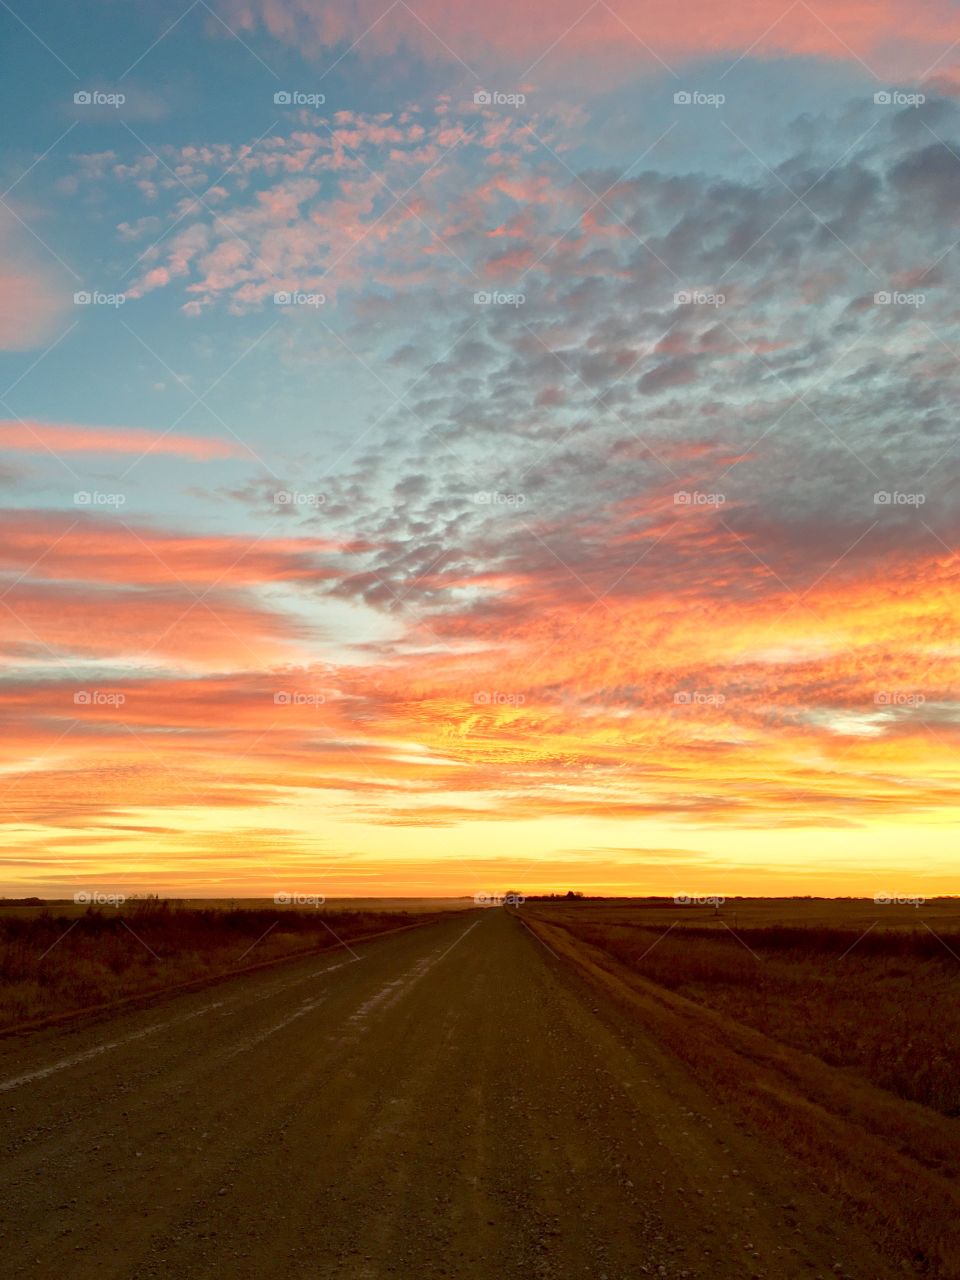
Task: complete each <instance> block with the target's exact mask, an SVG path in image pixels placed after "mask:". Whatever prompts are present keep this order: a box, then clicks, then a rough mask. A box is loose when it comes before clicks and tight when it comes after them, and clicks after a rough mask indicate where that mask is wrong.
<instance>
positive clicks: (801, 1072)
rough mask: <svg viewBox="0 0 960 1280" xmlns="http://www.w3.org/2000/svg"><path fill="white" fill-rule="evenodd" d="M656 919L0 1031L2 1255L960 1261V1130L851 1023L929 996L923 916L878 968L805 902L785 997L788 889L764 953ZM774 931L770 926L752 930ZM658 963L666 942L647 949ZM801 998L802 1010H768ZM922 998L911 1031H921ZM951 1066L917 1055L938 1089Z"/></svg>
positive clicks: (218, 988)
mask: <svg viewBox="0 0 960 1280" xmlns="http://www.w3.org/2000/svg"><path fill="white" fill-rule="evenodd" d="M859 909H860V908H859V907H857V908H856V910H858V911H859ZM652 910H653V911H654V912H659V914H656V915H654V917H653V919H655V920H656V923H655V924H651V923H650V918H649V917H648V916H647V915H646V914H645V915H644V918H643V920H641V919H640V915H639V913H640V912H643V913H646V912H647V908H646V907H642V906H640V907H633V906H630V905H628V904H627V905H625V904H623V903H620V904H617V905H616V906H615V907H611V906H610V905H609V904H607V905H603V904H592V903H587V902H584V903H578V904H576V905H575V906H566V905H562V906H558V905H554V904H543V903H535V902H529V903H526V904H524V905H523V906H522V907H521V908H520V909H519V910H513V909H502V908H492V909H486V910H467V911H463V912H460V911H440V912H437V913H435V914H431V913H429V912H421V913H418V915H416V916H415V917H414V916H410V917H409V918H408V921H407V924H404V925H402V926H397V925H396V924H394V927H393V928H392V930H391V931H390V932H388V933H382V932H381V933H380V934H379V936H375V937H366V938H365V939H364V938H361V936H360V930H359V928H357V930H356V932H354V933H353V934H352V937H351V939H347V938H346V937H344V938H343V940H342V941H341V942H332V943H331V945H330V946H329V947H326V945H325V944H324V947H323V949H322V951H321V950H318V939H316V938H311V939H310V943H311V945H312V947H313V950H312V951H311V952H310V953H308V954H300V955H293V956H292V957H289V958H286V959H283V958H278V960H279V962H278V963H276V964H272V965H270V966H267V967H261V968H257V969H254V970H249V969H248V970H246V971H244V972H236V973H233V974H232V975H226V976H223V975H220V976H219V977H217V978H216V980H214V981H211V982H209V983H206V984H204V985H202V986H198V987H195V988H191V989H186V990H180V991H177V992H166V993H161V994H158V995H156V996H154V997H153V998H152V999H150V1000H149V1001H147V1000H143V1001H136V1002H133V1003H131V1004H129V1005H127V1006H124V1007H122V1008H120V1009H117V1008H116V1007H114V1008H112V1009H110V1010H106V1011H101V1012H100V1013H97V1014H94V1015H90V1016H85V1017H82V1018H80V1019H76V1018H74V1019H71V1020H70V1021H68V1022H65V1023H55V1024H52V1025H48V1026H45V1027H42V1028H40V1029H35V1030H32V1031H28V1032H21V1033H17V1034H10V1035H7V1036H6V1037H4V1038H3V1039H0V1099H2V1104H3V1106H4V1112H5V1125H4V1129H3V1137H2V1146H0V1154H2V1157H3V1159H2V1172H0V1246H2V1249H3V1254H4V1259H5V1264H6V1266H7V1268H8V1269H9V1271H10V1274H14V1275H17V1276H35V1277H38V1280H47V1278H48V1277H49V1278H51V1280H53V1278H54V1277H56V1280H61V1278H62V1277H65V1276H69V1277H71V1280H73V1278H76V1280H160V1278H161V1277H162V1278H163V1280H166V1278H167V1277H170V1276H176V1277H183V1278H185V1280H208V1278H210V1280H212V1278H213V1277H230V1278H231V1280H272V1278H274V1277H276V1278H277V1280H280V1278H281V1277H283V1280H387V1278H390V1280H393V1278H394V1277H396V1278H398V1280H399V1278H403V1280H406V1277H410V1276H415V1277H437V1278H439V1277H456V1280H531V1278H533V1280H637V1277H643V1276H654V1277H667V1278H668V1280H691V1278H696V1280H701V1278H702V1280H743V1278H746V1280H800V1278H804V1280H828V1277H829V1278H830V1280H834V1278H839V1280H843V1278H844V1277H846V1278H847V1280H893V1277H901V1278H902V1277H903V1276H904V1275H918V1276H926V1277H938V1278H940V1280H953V1278H954V1277H956V1276H958V1275H960V1241H958V1234H960V1229H958V1223H960V1194H958V1181H957V1175H958V1172H960V1141H958V1120H957V1118H956V1117H955V1116H954V1115H953V1114H951V1113H950V1110H949V1108H947V1107H945V1106H943V1105H941V1106H936V1105H933V1104H932V1103H929V1102H920V1101H917V1100H915V1099H914V1098H911V1097H909V1096H907V1095H906V1093H905V1092H902V1091H901V1092H898V1091H897V1089H896V1088H895V1087H893V1086H892V1085H882V1084H880V1083H878V1077H877V1073H876V1064H875V1062H874V1056H875V1055H874V1051H873V1050H872V1049H870V1050H869V1051H865V1050H864V1048H863V1044H869V1043H870V1042H869V1037H865V1035H864V1034H863V1033H862V1031H858V1030H857V1028H858V1027H862V1026H863V1025H868V1026H873V1025H874V1024H876V1025H879V1026H881V1027H887V1026H888V1025H890V1022H889V1012H890V1009H891V1008H893V1009H894V1010H895V1014H896V1019H900V1020H901V1021H900V1022H899V1023H896V1025H898V1026H906V1025H907V1021H903V1020H908V1019H909V1010H908V1009H906V1008H905V1003H906V1000H905V997H902V998H901V995H900V994H899V993H900V987H899V986H897V985H896V984H897V983H899V982H901V980H902V975H901V971H903V974H905V975H906V978H911V977H912V979H914V980H915V979H916V977H917V975H918V974H922V975H923V980H922V984H921V987H919V988H915V995H914V1005H915V1006H921V1005H922V1003H923V994H922V991H923V989H924V986H923V984H924V983H926V982H927V981H928V980H934V979H936V980H937V981H939V982H941V983H942V984H943V985H944V989H945V994H944V995H943V996H942V999H943V1001H944V1002H946V1001H947V1000H948V999H949V998H950V993H951V992H954V987H953V986H952V985H951V984H953V983H955V981H956V975H955V973H954V971H953V969H952V968H951V966H952V965H956V967H957V968H958V969H960V962H958V961H956V960H954V959H953V958H952V956H951V955H950V953H949V952H947V951H944V956H945V959H943V960H941V959H939V958H938V959H936V960H934V959H933V958H932V953H931V954H930V955H928V954H927V953H926V952H925V951H924V950H923V949H922V948H920V947H919V945H918V941H917V940H918V938H919V932H918V930H917V928H916V922H915V923H914V925H913V926H910V927H908V926H907V924H906V923H904V924H903V925H902V926H900V925H898V926H897V927H896V928H895V929H893V930H891V934H892V935H894V936H895V937H896V939H897V940H898V945H899V947H900V950H899V951H898V952H897V951H894V953H893V955H892V958H891V956H889V955H888V956H886V958H884V957H885V954H886V953H884V951H883V948H884V946H887V947H888V948H889V946H890V945H892V944H891V942H890V940H887V939H886V932H884V933H883V934H882V935H881V941H880V943H877V942H876V941H873V942H871V939H874V935H876V934H879V933H880V929H879V926H876V927H874V928H872V929H870V931H869V933H867V932H866V930H867V929H868V928H869V923H870V922H869V921H867V922H865V923H864V922H861V921H860V920H859V918H857V920H856V925H855V927H854V928H852V929H849V930H848V929H846V928H845V927H844V928H843V929H842V932H844V935H845V936H844V938H843V939H841V941H844V942H847V943H849V942H853V941H855V940H857V939H860V941H859V943H858V945H856V946H855V947H854V948H853V950H852V951H849V952H848V953H847V954H846V955H845V956H844V955H842V954H841V952H840V950H839V949H838V947H839V943H838V941H837V940H836V939H834V938H833V937H832V934H831V933H830V930H832V929H833V927H834V925H831V924H825V923H824V922H823V921H814V920H811V921H809V922H808V923H807V924H805V925H803V926H802V927H803V928H804V929H808V930H810V931H811V932H810V935H809V937H808V938H807V948H806V955H807V960H806V965H807V967H806V968H803V969H802V970H798V971H797V973H795V974H794V978H795V983H796V984H798V985H794V986H792V987H791V986H790V985H789V980H790V973H791V965H792V963H793V962H792V961H790V963H788V964H787V965H786V966H785V967H784V966H782V965H781V959H782V957H783V956H784V955H786V956H788V957H789V956H792V955H793V954H794V952H797V950H798V944H797V943H796V941H795V940H794V939H793V936H792V934H791V933H790V930H792V929H794V928H795V927H797V925H796V922H795V921H793V920H792V919H791V918H790V916H789V913H790V912H791V911H792V910H793V907H792V905H791V904H787V905H786V907H785V908H784V910H785V913H786V915H787V918H786V919H785V920H784V922H783V923H782V924H779V925H778V924H776V923H775V922H773V918H772V917H771V916H769V915H766V916H759V917H757V920H758V923H756V924H755V925H753V926H751V927H745V926H743V925H742V922H741V919H740V916H739V915H738V923H737V928H736V932H737V933H738V934H739V933H740V932H741V929H744V940H746V941H747V942H748V943H749V945H750V947H752V948H753V950H754V951H755V953H756V954H755V955H754V954H752V953H751V951H749V950H747V949H746V948H745V947H744V946H743V945H742V941H740V940H738V939H737V938H736V937H733V936H732V934H731V932H730V930H729V929H728V928H727V927H726V926H725V925H724V924H722V923H721V924H719V926H718V925H717V923H716V918H713V919H712V921H711V922H709V923H708V920H707V917H706V915H705V914H704V913H702V912H701V911H700V909H699V908H690V909H689V914H688V915H686V916H683V917H682V918H681V920H680V921H679V922H677V923H675V919H676V915H677V912H676V909H674V910H673V912H672V913H671V911H669V910H667V911H666V912H664V911H663V910H661V909H660V908H653V909H652ZM741 910H742V908H740V907H738V912H739V911H741ZM615 917H616V918H615ZM198 918H199V920H200V921H203V919H204V917H203V915H202V913H201V914H200V915H199V917H198ZM614 918H615V919H614ZM392 919H393V920H394V921H396V919H397V917H396V915H394V916H393V917H392ZM684 921H685V922H686V923H684ZM249 923H250V922H249V921H247V922H245V927H246V925H249ZM851 923H853V920H852V919H851ZM354 924H358V921H357V920H355V921H354ZM834 924H835V921H834ZM769 928H776V929H781V930H787V933H786V934H785V935H783V937H780V939H779V943H774V942H772V940H771V939H772V935H771V937H768V938H767V939H766V941H764V940H763V939H762V938H761V937H758V936H756V935H758V934H762V933H763V931H764V930H766V929H769ZM825 928H826V929H827V931H828V935H829V936H828V937H827V938H826V941H824V940H823V938H821V936H820V934H821V931H822V930H823V929H825ZM922 932H923V933H926V932H927V931H926V930H922ZM938 932H941V930H939V929H938ZM677 935H679V936H677ZM943 936H944V937H946V938H948V939H949V936H950V935H949V932H948V931H944V932H943ZM658 938H659V941H656V940H657V939H658ZM784 938H786V939H787V943H786V944H785V947H786V949H785V950H784V949H783V946H782V945H781V944H783V943H784ZM728 941H729V944H730V950H729V953H728V952H726V951H724V950H722V948H726V947H727V945H728ZM868 944H870V946H873V947H874V948H879V949H878V950H874V951H872V952H871V951H869V950H868V949H867V945H868ZM951 945H952V943H951ZM651 946H652V949H651ZM668 946H669V947H674V948H679V949H678V950H675V951H674V952H673V953H671V952H668V951H667V950H666V948H667V947H668ZM778 946H780V949H779V950H778ZM861 947H863V948H864V951H863V954H862V956H861V957H860V959H859V961H858V964H859V965H860V969H853V968H851V969H850V970H849V971H847V974H846V977H845V978H843V979H841V980H840V982H839V986H838V987H837V991H836V998H838V999H839V998H840V996H841V995H843V992H844V984H845V983H847V982H851V981H852V982H853V984H854V986H853V990H854V995H855V1001H854V1004H857V1003H859V1008H858V1010H856V1011H854V1012H851V1010H853V1009H854V1005H846V1006H844V1009H845V1013H844V1017H850V1018H851V1019H852V1024H851V1026H850V1027H849V1028H848V1030H847V1034H846V1035H845V1036H844V1037H840V1036H839V1034H838V1036H837V1039H838V1044H837V1045H836V1046H834V1052H833V1055H832V1057H831V1054H830V1053H829V1052H828V1050H829V1049H830V1047H831V1046H830V1042H829V1037H826V1036H824V1035H823V1034H822V1032H821V1022H820V1021H818V1019H822V1018H823V1017H824V1016H826V1015H822V1014H820V1013H819V1012H818V1011H817V1005H818V1002H821V1001H826V999H827V998H826V996H825V994H824V993H825V992H827V991H828V990H833V988H832V987H828V985H827V983H828V981H829V982H832V981H833V979H832V977H831V978H830V979H829V980H828V979H825V978H824V973H825V972H826V973H832V970H831V969H830V966H831V965H835V964H838V963H839V964H842V965H846V964H848V962H850V961H852V960H853V959H854V957H856V956H857V953H858V952H859V951H860V949H861ZM714 948H721V950H720V951H719V952H716V953H715V951H714ZM911 948H913V949H911ZM941 950H942V948H941ZM661 951H662V954H663V955H670V954H673V956H674V959H673V960H672V961H671V963H670V964H668V965H667V966H666V968H665V969H664V970H663V971H660V970H654V969H652V968H651V962H652V958H653V957H654V956H655V955H657V953H658V952H661ZM740 953H742V955H743V957H744V960H745V961H748V962H749V964H750V965H751V966H753V967H752V968H744V969H743V970H740V969H738V968H737V965H738V964H740ZM798 954H799V952H798ZM685 955H686V957H687V959H686V961H684V956H685ZM696 957H700V958H701V959H704V958H705V962H704V964H700V961H699V960H697V959H696ZM731 957H736V959H735V960H734V959H731ZM684 963H686V964H687V969H686V970H684V969H683V965H684ZM937 966H939V967H937ZM781 969H782V970H783V971H782V972H781ZM704 971H706V972H707V973H708V974H710V973H713V974H714V975H715V980H714V981H713V983H712V985H711V983H710V982H709V981H707V980H705V979H704V977H703V972H704ZM761 973H763V974H767V975H768V977H767V979H765V981H767V983H768V987H767V989H766V990H765V994H763V992H764V988H763V986H762V983H761V981H760V978H759V975H760V974H761ZM811 983H812V984H813V987H812V988H810V990H813V991H814V994H813V995H810V994H809V991H807V994H804V991H805V988H804V986H803V984H808V986H809V984H811ZM877 983H879V984H880V985H879V986H877V985H876V984H877ZM885 983H886V984H888V985H886V986H885V985H884V984H885ZM891 983H892V984H894V985H893V986H890V985H889V984H891ZM671 984H672V985H671ZM817 984H819V986H818V985H817ZM871 984H873V985H871ZM871 991H872V992H874V993H876V992H880V993H881V995H883V996H885V997H889V998H886V1001H885V1003H883V1001H881V1002H880V1003H879V1004H878V1003H877V1002H876V1000H875V999H874V997H873V996H871V994H870V993H871ZM891 992H895V993H897V996H896V1000H894V999H893V997H892V996H891V995H890V993H891ZM761 996H762V998H761ZM844 998H845V996H844ZM936 998H937V1000H940V999H941V996H940V995H939V994H938V995H937V997H936ZM798 1000H799V1001H800V1006H798V1007H801V1013H802V1011H803V1008H806V1011H807V1014H808V1015H809V1016H805V1017H804V1016H799V1017H798V1016H794V1014H793V1013H790V1012H789V1011H790V1010H793V1009H794V1007H795V1006H797V1001H798ZM738 1001H739V1004H738V1003H737V1002H738ZM778 1002H780V1003H781V1004H783V1005H784V1009H785V1010H786V1011H784V1010H781V1011H780V1012H779V1013H778V1014H777V1016H776V1017H773V1016H772V1015H773V1013H776V1012H777V1010H778V1008H779V1005H778ZM804 1002H806V1004H804ZM946 1007H947V1006H946V1003H943V1004H939V1005H938V1006H937V1008H938V1010H940V1012H941V1013H943V1012H944V1010H946ZM758 1009H759V1010H761V1011H763V1017H764V1018H766V1019H767V1021H766V1022H765V1023H764V1024H763V1025H760V1023H761V1021H762V1019H761V1018H760V1014H759V1013H758ZM919 1012H920V1011H919V1010H918V1011H917V1014H918V1016H917V1023H916V1025H917V1027H919V1028H920V1030H919V1031H917V1032H916V1033H915V1034H916V1035H917V1036H920V1037H921V1038H922V1037H927V1036H929V1035H931V1034H937V1035H940V1034H941V1033H940V1031H939V1030H938V1029H937V1028H936V1027H935V1026H933V1025H932V1024H930V1025H928V1024H927V1023H926V1022H924V1021H923V1020H922V1018H920V1017H919ZM829 1016H830V1017H833V1016H834V1015H832V1014H831V1015H829ZM837 1025H839V1024H837ZM951 1027H952V1024H949V1025H948V1026H947V1028H946V1031H945V1032H944V1033H943V1041H944V1042H945V1040H946V1038H947V1037H948V1036H949V1034H952V1031H951ZM805 1029H806V1030H805ZM898 1034H899V1032H898ZM804 1037H806V1039H805V1038H804ZM861 1042H863V1044H862V1043H861ZM940 1043H941V1041H940V1040H938V1041H937V1044H940ZM932 1044H933V1042H932V1041H930V1042H925V1049H924V1052H925V1053H926V1054H927V1056H928V1057H930V1058H931V1060H934V1059H936V1057H937V1052H938V1050H936V1049H935V1048H931V1045H932ZM952 1056H953V1055H952V1054H951V1055H949V1058H950V1063H951V1065H950V1066H949V1068H948V1069H947V1070H939V1069H938V1072H939V1073H938V1074H937V1075H936V1079H937V1080H939V1081H942V1082H946V1084H947V1085H948V1086H949V1080H950V1073H951V1071H952V1070H953V1069H954V1068H953V1066H952ZM908 1060H909V1061H910V1062H912V1061H913V1059H912V1058H911V1057H910V1056H909V1055H908ZM938 1087H939V1086H938ZM948 1092H949V1089H948Z"/></svg>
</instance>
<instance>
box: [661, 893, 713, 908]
mask: <svg viewBox="0 0 960 1280" xmlns="http://www.w3.org/2000/svg"><path fill="white" fill-rule="evenodd" d="M673 901H674V904H675V905H676V906H678V907H722V906H723V904H724V903H725V902H726V898H725V897H724V896H723V895H722V894H720V893H706V894H701V893H675V894H674V895H673Z"/></svg>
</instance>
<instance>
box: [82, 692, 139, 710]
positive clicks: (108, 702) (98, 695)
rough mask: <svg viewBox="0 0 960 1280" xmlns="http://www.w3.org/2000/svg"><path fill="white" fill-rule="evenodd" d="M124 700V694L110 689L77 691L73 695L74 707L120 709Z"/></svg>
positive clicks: (125, 697)
mask: <svg viewBox="0 0 960 1280" xmlns="http://www.w3.org/2000/svg"><path fill="white" fill-rule="evenodd" d="M126 700H127V695H126V694H125V693H116V692H114V691H111V690H110V689H78V690H77V691H76V693H75V694H74V695H73V705H74V706H75V707H122V706H123V704H124V703H125V702H126Z"/></svg>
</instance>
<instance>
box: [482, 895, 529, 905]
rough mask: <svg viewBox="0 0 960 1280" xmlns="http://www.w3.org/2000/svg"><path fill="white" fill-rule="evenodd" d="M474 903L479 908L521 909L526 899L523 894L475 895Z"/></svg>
mask: <svg viewBox="0 0 960 1280" xmlns="http://www.w3.org/2000/svg"><path fill="white" fill-rule="evenodd" d="M473 901H474V902H475V903H476V905H477V906H478V907H520V906H522V905H523V903H525V902H526V898H525V897H524V896H523V894H522V893H475V894H474V895H473Z"/></svg>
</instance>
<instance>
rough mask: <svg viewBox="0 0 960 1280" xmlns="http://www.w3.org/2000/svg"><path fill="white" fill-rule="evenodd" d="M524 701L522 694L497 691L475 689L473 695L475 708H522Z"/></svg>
mask: <svg viewBox="0 0 960 1280" xmlns="http://www.w3.org/2000/svg"><path fill="white" fill-rule="evenodd" d="M526 700H527V699H526V697H525V696H524V695H523V694H522V693H503V692H502V691H501V690H499V689H477V691H476V692H475V693H474V695H473V703H474V706H477V707H522V706H523V704H524V703H525V702H526Z"/></svg>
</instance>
